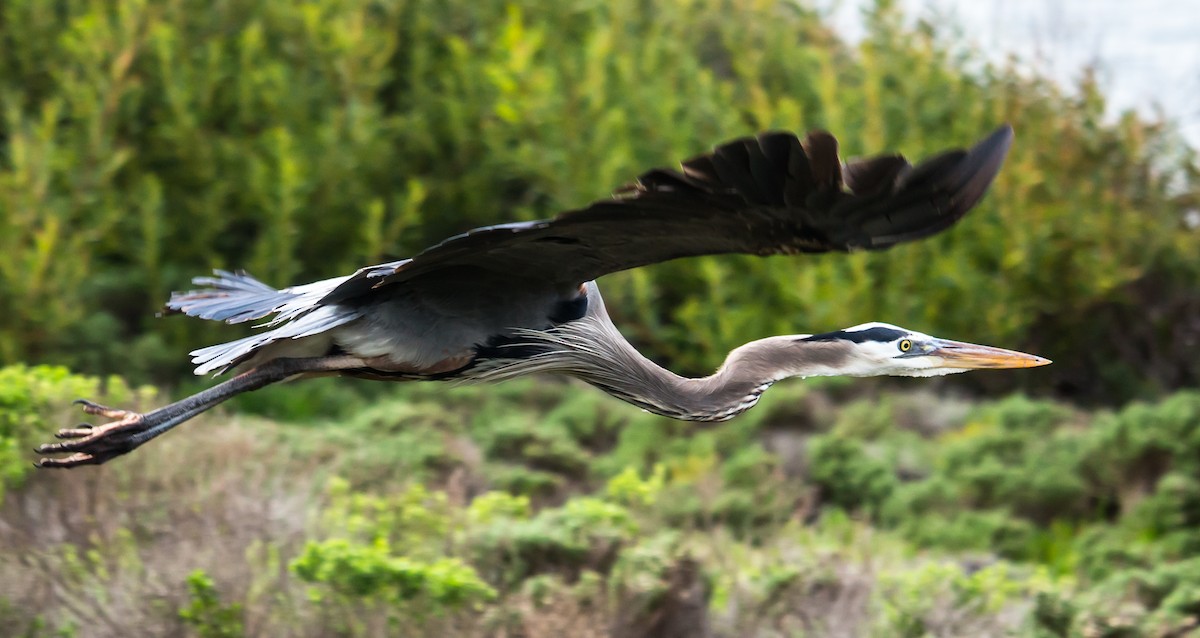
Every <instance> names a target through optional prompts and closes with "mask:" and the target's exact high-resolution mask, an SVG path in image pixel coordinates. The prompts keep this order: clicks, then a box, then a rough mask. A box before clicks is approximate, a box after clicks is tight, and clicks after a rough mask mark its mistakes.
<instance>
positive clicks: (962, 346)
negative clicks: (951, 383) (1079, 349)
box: [925, 339, 1051, 369]
mask: <svg viewBox="0 0 1200 638" xmlns="http://www.w3.org/2000/svg"><path fill="white" fill-rule="evenodd" d="M933 346H934V347H933V350H931V351H929V352H927V353H925V354H927V355H931V356H935V357H941V359H942V361H944V362H945V365H946V367H948V368H966V369H978V368H1036V367H1038V366H1044V365H1049V364H1050V363H1051V361H1050V360H1049V359H1043V358H1042V357H1039V356H1037V355H1033V354H1026V353H1024V352H1017V351H1016V350H1005V349H1003V348H993V347H991V346H980V345H975V344H973V343H963V342H961V341H949V340H947V339H935V340H934V342H933Z"/></svg>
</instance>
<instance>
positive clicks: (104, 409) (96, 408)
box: [75, 399, 129, 419]
mask: <svg viewBox="0 0 1200 638" xmlns="http://www.w3.org/2000/svg"><path fill="white" fill-rule="evenodd" d="M75 404H76V405H82V406H83V411H84V412H86V413H88V414H95V415H97V416H103V417H108V418H110V419H120V418H123V417H125V416H126V415H128V414H129V411H128V410H119V409H117V408H110V407H108V406H106V405H100V404H99V403H96V402H94V401H88V400H87V399H76V400H75Z"/></svg>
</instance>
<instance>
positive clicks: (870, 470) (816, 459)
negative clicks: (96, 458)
mask: <svg viewBox="0 0 1200 638" xmlns="http://www.w3.org/2000/svg"><path fill="white" fill-rule="evenodd" d="M808 458H809V468H810V469H809V474H810V478H811V480H812V481H813V483H815V484H816V485H817V486H818V487H820V488H821V494H822V497H823V499H824V500H825V501H826V502H828V503H829V504H831V505H836V506H837V507H842V508H845V509H847V510H855V509H860V508H862V509H865V510H867V511H871V512H873V511H875V510H877V509H878V508H879V507H881V506H882V505H883V504H884V502H885V501H886V500H887V499H888V497H889V496H891V494H892V491H893V490H894V489H895V487H896V478H895V475H894V474H893V472H892V470H891V468H890V467H888V466H887V465H885V464H884V463H881V462H879V461H876V460H874V459H872V458H871V457H870V456H868V455H867V453H866V452H864V451H863V444H862V442H860V441H857V440H854V439H849V438H845V437H841V436H837V435H830V436H822V437H817V438H814V439H813V441H812V443H811V444H810V447H809V451H808Z"/></svg>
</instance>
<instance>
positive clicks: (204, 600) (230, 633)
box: [179, 570, 246, 638]
mask: <svg viewBox="0 0 1200 638" xmlns="http://www.w3.org/2000/svg"><path fill="white" fill-rule="evenodd" d="M187 586H188V593H189V594H190V596H191V600H190V601H188V605H187V606H186V607H184V608H183V609H180V610H179V617H180V618H181V619H183V622H184V623H186V624H187V625H188V626H190V627H192V628H193V629H195V630H196V633H197V634H198V635H199V636H200V638H238V637H239V636H244V635H246V634H245V631H246V630H245V627H244V626H243V623H242V607H241V605H238V604H237V603H234V604H230V605H225V604H222V603H221V599H220V597H219V596H218V595H217V588H216V585H214V584H213V580H212V578H209V576H208V574H205V573H204V570H196V571H194V572H192V574H191V575H190V576H188V579H187Z"/></svg>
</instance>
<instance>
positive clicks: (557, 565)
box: [470, 498, 638, 583]
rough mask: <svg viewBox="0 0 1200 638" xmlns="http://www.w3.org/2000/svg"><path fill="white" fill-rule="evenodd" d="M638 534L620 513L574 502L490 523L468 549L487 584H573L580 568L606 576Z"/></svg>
mask: <svg viewBox="0 0 1200 638" xmlns="http://www.w3.org/2000/svg"><path fill="white" fill-rule="evenodd" d="M637 529H638V527H637V524H636V522H635V521H634V519H633V518H632V517H631V515H630V513H629V511H628V510H626V509H625V508H624V507H622V506H620V505H617V504H615V503H609V502H607V501H603V500H600V499H596V498H575V499H571V500H570V501H567V503H566V504H565V505H564V506H563V507H561V508H553V509H545V510H542V511H541V512H539V513H538V514H537V516H535V517H533V518H530V519H525V518H515V517H504V518H500V519H498V520H495V521H493V522H491V523H490V524H488V525H485V526H483V527H481V528H478V529H475V530H473V531H472V539H471V541H470V545H471V546H472V548H473V551H474V555H475V562H476V564H479V565H481V566H482V567H481V569H482V570H483V573H484V574H485V575H487V578H488V580H490V581H493V582H502V583H514V582H520V581H522V580H524V579H526V578H528V577H529V576H532V575H535V574H546V573H556V574H560V575H564V576H567V577H569V578H570V579H572V580H574V579H575V578H577V577H578V575H579V573H580V571H581V570H583V569H585V568H586V569H592V570H600V571H607V570H608V569H609V568H610V567H611V565H612V561H613V560H614V559H615V558H616V556H617V555H618V552H619V550H620V548H621V546H622V545H623V544H624V543H626V542H628V541H629V539H630V538H632V537H633V535H634V534H635V533H636V532H637Z"/></svg>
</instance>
